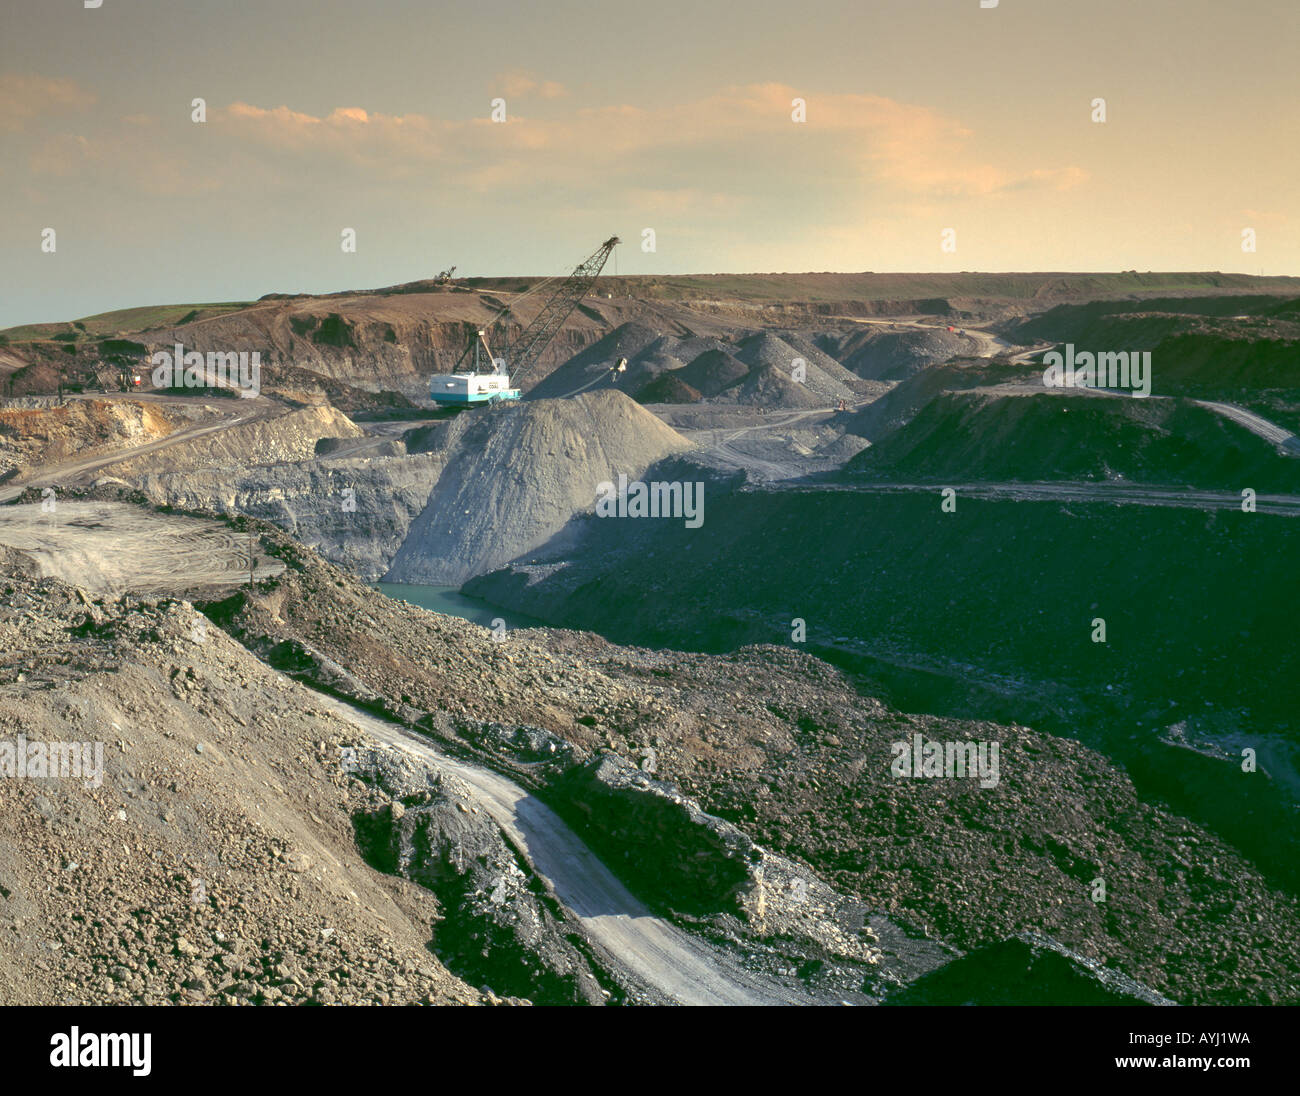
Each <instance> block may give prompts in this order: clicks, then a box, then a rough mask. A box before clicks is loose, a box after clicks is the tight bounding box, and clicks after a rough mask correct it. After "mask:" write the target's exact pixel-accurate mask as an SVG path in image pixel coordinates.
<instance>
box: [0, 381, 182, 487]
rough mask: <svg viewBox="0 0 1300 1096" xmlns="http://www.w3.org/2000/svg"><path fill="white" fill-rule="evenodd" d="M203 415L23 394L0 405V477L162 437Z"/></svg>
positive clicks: (178, 409) (117, 402) (179, 409)
mask: <svg viewBox="0 0 1300 1096" xmlns="http://www.w3.org/2000/svg"><path fill="white" fill-rule="evenodd" d="M204 415H205V412H204V409H203V408H202V407H201V406H190V407H180V406H172V407H161V406H159V405H157V404H151V403H130V402H127V401H125V400H115V401H112V402H109V401H105V400H74V401H71V402H69V403H66V404H62V405H60V404H59V403H58V402H57V400H56V399H54V398H41V397H34V396H28V397H24V398H21V399H14V400H6V401H5V403H4V406H3V407H0V473H3V472H6V471H9V470H17V469H19V468H22V467H25V466H30V465H35V464H47V463H53V462H57V461H62V460H67V459H69V458H71V457H74V456H92V455H94V454H96V453H100V452H111V451H113V450H115V449H119V448H126V447H129V446H133V445H142V444H144V443H146V442H150V441H156V440H157V439H159V438H164V437H166V436H167V435H168V434H170V433H172V432H173V431H174V430H177V429H178V428H180V427H182V426H187V425H191V424H192V423H193V422H195V421H198V420H201V419H202V418H203V417H204Z"/></svg>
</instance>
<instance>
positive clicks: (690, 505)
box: [596, 472, 704, 529]
mask: <svg viewBox="0 0 1300 1096" xmlns="http://www.w3.org/2000/svg"><path fill="white" fill-rule="evenodd" d="M596 516H597V517H598V518H683V519H685V525H686V528H687V529H698V528H699V527H700V526H701V525H703V524H704V484H703V483H702V482H700V481H696V482H695V483H683V482H681V481H680V480H673V481H670V482H660V481H655V482H653V483H645V482H643V481H641V480H633V481H632V482H631V483H629V482H628V478H627V476H626V474H624V473H622V472H620V473H619V476H618V485H617V486H615V485H614V484H613V483H612V482H611V481H610V480H605V481H604V482H603V483H599V484H597V485H596Z"/></svg>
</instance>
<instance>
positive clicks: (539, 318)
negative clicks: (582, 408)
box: [429, 236, 622, 407]
mask: <svg viewBox="0 0 1300 1096" xmlns="http://www.w3.org/2000/svg"><path fill="white" fill-rule="evenodd" d="M621 242H622V241H620V240H619V238H618V237H617V236H611V237H610V238H609V239H608V240H606V241H605V242H604V243H603V244H601V245H600V247H598V248H597V249H596V250H595V251H593V252H592V253H591V254H590V255H588V256H587V258H585V259H584V260H583V261H582V262H580V263H579V264H578V265H577V267H576V268H575V269H574V271H573V273H572V274H570V275H569V276H568V277H567V278H565V279H564V281H562V282H561V283H560V286H559V288H558V289H557V290H556V291H555V292H554V293H553V294H552V295H551V298H550V300H548V301H547V302H546V304H545V305H543V306H542V310H541V311H540V312H538V313H537V315H536V316H535V317H533V320H532V322H531V323H530V324H528V325H527V326H526V327H525V328H524V329H523V330H522V331H521V332H520V333H519V334H518V336H516V338H515V339H514V341H513V342H510V343H502V344H499V345H498V346H497V347H496V348H495V349H494V348H493V346H491V345H490V344H489V342H488V339H489V337H490V336H491V333H492V328H493V327H494V326H495V325H496V324H497V323H498V322H499V321H500V320H501V318H502V317H503V316H504V315H505V314H506V313H507V312H509V310H510V306H509V305H508V306H506V308H503V309H502V310H501V312H499V313H498V314H497V315H496V316H495V317H493V319H492V323H491V324H489V325H488V326H487V327H484V328H476V329H475V330H474V332H473V334H472V335H471V336H470V339H469V345H468V346H466V347H465V350H464V352H463V353H462V354H461V356H460V357H459V358H458V359H457V361H456V366H455V368H454V369H453V370H452V371H451V372H450V373H439V374H435V375H434V376H432V377H430V378H429V398H430V399H431V400H433V401H434V402H435V403H439V404H443V405H446V406H453V407H466V406H470V405H473V404H480V403H488V404H493V403H497V402H499V401H501V400H517V399H519V392H520V389H519V383H520V381H522V380H523V378H524V377H525V376H527V375H528V372H529V370H531V369H532V367H533V366H534V365H536V364H537V359H538V358H540V357H541V355H542V351H543V350H545V349H546V347H547V345H548V344H549V343H550V341H551V340H552V339H553V338H554V337H555V334H556V332H557V331H559V330H560V328H561V327H563V326H564V321H565V320H567V319H568V318H569V314H570V313H571V312H572V311H573V310H574V309H575V308H577V307H578V302H579V301H581V300H582V298H583V297H585V296H586V295H587V294H588V293H589V292H591V287H592V286H593V285H595V284H596V278H597V277H599V275H600V272H601V270H602V269H604V266H605V263H606V261H607V260H608V259H609V256H610V254H611V253H612V252H613V250H614V248H615V247H616V246H618V244H619V243H621ZM553 281H555V279H554V278H547V279H546V280H544V281H541V282H538V283H537V285H535V286H533V287H532V288H531V289H530V290H528V292H527V293H523V294H521V295H520V296H519V297H517V298H515V300H514V301H513V302H512V304H518V303H519V301H521V300H523V298H524V297H527V296H530V295H531V294H533V293H536V292H537V291H538V290H539V289H541V288H542V287H543V286H546V285H548V284H550V283H551V282H553ZM512 381H513V383H512Z"/></svg>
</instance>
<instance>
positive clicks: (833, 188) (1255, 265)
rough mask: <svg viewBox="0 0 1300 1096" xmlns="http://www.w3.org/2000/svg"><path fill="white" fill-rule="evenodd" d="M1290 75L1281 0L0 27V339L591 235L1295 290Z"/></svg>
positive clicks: (499, 262) (696, 6) (176, 15)
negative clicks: (1286, 278)
mask: <svg viewBox="0 0 1300 1096" xmlns="http://www.w3.org/2000/svg"><path fill="white" fill-rule="evenodd" d="M232 9H237V10H232ZM1298 45H1300V6H1297V5H1296V4H1295V3H1294V2H1292V0H1287V2H1281V0H1269V2H1266V0H1234V2H1233V3H1218V2H1211V0H1140V2H1134V0H1090V2H1088V3H1083V2H1075V0H1032V2H1031V0H1001V2H1000V3H999V5H998V7H996V8H993V9H981V8H980V6H979V0H897V2H895V0H876V2H872V0H857V2H854V3H849V2H843V3H840V2H836V3H818V2H815V0H810V2H807V3H802V4H799V5H788V4H777V3H771V2H764V0H751V2H749V3H746V4H735V3H727V4H722V3H709V2H707V0H697V2H693V3H679V2H676V0H665V2H662V3H656V4H654V5H647V4H644V3H638V4H625V3H618V2H607V3H603V4H598V5H595V4H591V3H571V2H565V0H557V2H555V3H551V4H547V5H528V6H527V7H524V6H522V5H518V6H513V7H512V6H511V5H508V4H502V5H482V4H480V3H468V2H463V0H452V2H445V3H440V4H437V5H431V4H428V3H425V2H418V3H417V2H397V0H390V2H373V3H370V4H367V5H359V4H355V3H353V2H352V0H348V2H346V3H345V2H341V0H310V2H309V0H266V2H265V3H263V4H258V5H243V4H239V5H227V4H220V5H217V4H201V5H200V4H198V3H185V2H183V0H171V2H161V0H104V2H103V4H102V6H101V7H100V8H98V9H95V10H86V9H83V8H81V7H79V6H75V5H73V4H72V3H66V4H58V5H55V4H49V3H37V2H32V3H21V2H16V0H5V7H4V10H3V14H2V15H0V142H3V149H4V152H5V155H4V156H3V157H0V208H2V209H3V210H4V211H5V216H4V232H3V233H2V234H0V326H8V325H10V324H16V323H22V322H32V321H38V320H54V319H67V318H72V317H76V316H80V315H86V314H90V313H94V312H99V311H105V310H108V309H111V308H118V307H125V306H130V305H137V304H148V303H157V302H162V301H195V302H197V301H211V300H226V299H246V298H251V297H256V296H259V295H261V294H262V293H266V292H272V291H309V292H323V291H331V290H336V289H342V288H349V287H364V286H375V285H385V284H392V283H395V282H400V281H406V280H411V279H415V278H420V277H428V276H429V275H431V274H432V273H435V272H436V271H437V270H438V269H439V268H441V267H444V266H449V265H451V264H453V263H454V264H456V265H457V267H458V273H461V274H506V273H520V274H539V273H540V274H551V273H557V272H560V271H564V270H566V269H569V268H571V267H572V266H573V264H574V263H575V262H576V261H577V260H579V259H580V258H582V257H583V256H584V255H586V254H587V253H588V252H590V251H591V250H592V249H594V247H595V246H596V245H597V244H598V243H599V242H600V241H601V240H602V239H604V238H605V237H607V236H609V235H611V234H618V235H620V236H622V237H623V239H624V240H625V241H627V243H626V245H625V246H624V247H623V248H621V249H620V251H619V257H618V263H619V271H620V272H621V273H677V272H682V273H686V272H709V271H773V270H775V271H795V270H846V271H857V270H876V271H887V270H901V271H907V270H1119V269H1130V268H1136V269H1139V270H1189V269H1190V270H1210V269H1219V270H1232V271H1244V272H1247V273H1260V272H1264V273H1270V274H1275V273H1276V274H1296V273H1300V223H1298V221H1297V217H1298V214H1297V208H1298V204H1297V200H1296V199H1297V196H1298V194H1300V188H1298V187H1297V185H1296V182H1295V180H1296V177H1297V169H1298V168H1300V153H1297V147H1300V142H1298V141H1297V138H1298V137H1300V125H1298V124H1297V102H1298V101H1300V96H1298V94H1297V93H1298V92H1300V77H1298V76H1297V67H1298V66H1297V64H1296V61H1297V59H1300V50H1298V49H1297V46H1298ZM195 97H203V98H204V99H205V100H206V106H207V121H206V122H205V123H202V124H197V123H195V122H193V121H192V120H191V115H192V107H191V102H192V100H193V99H194V98H195ZM498 97H500V98H503V99H504V100H505V107H506V119H507V120H506V121H505V122H504V123H497V122H494V121H492V120H491V118H490V114H491V110H492V105H491V104H492V100H493V99H495V98H498ZM1096 98H1104V99H1105V100H1106V111H1107V121H1106V122H1105V123H1103V124H1099V123H1096V122H1094V121H1093V120H1092V114H1093V110H1094V108H1093V106H1092V102H1093V100H1094V99H1096ZM795 99H801V100H803V101H804V103H805V109H806V121H805V122H802V123H797V122H795V121H793V120H792V117H791V114H792V109H793V106H794V104H793V100H795ZM47 227H49V228H54V229H55V231H56V233H57V236H56V242H57V250H56V251H55V253H53V254H48V253H44V252H42V250H41V239H42V237H41V234H42V230H43V229H45V228H47ZM344 228H353V229H355V230H356V233H357V251H356V253H355V254H349V253H344V252H343V251H342V250H341V248H340V239H341V237H340V233H341V231H342V230H343V229H344ZM647 228H651V229H653V230H654V233H655V244H656V249H655V251H654V252H648V251H645V250H643V249H642V246H641V240H642V236H643V230H644V229H647ZM949 228H950V229H953V230H954V232H955V241H956V251H955V252H951V253H949V252H945V251H944V250H942V248H941V240H942V235H941V234H942V232H943V230H944V229H949ZM1247 228H1250V229H1253V230H1254V231H1255V233H1256V238H1257V250H1256V251H1255V252H1254V253H1246V252H1243V250H1242V247H1241V241H1242V232H1243V230H1244V229H1247Z"/></svg>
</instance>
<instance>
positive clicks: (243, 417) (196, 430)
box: [0, 399, 287, 503]
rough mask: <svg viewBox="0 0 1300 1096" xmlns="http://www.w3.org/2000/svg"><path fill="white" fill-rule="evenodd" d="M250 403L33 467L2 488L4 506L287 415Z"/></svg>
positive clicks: (278, 409)
mask: <svg viewBox="0 0 1300 1096" xmlns="http://www.w3.org/2000/svg"><path fill="white" fill-rule="evenodd" d="M249 402H252V403H254V404H255V406H253V407H252V408H250V409H249V410H247V411H244V412H243V413H242V414H239V415H234V416H232V417H230V418H227V419H222V420H221V421H220V422H214V423H207V424H205V425H203V426H195V427H193V428H192V429H188V430H177V431H176V432H175V433H174V434H168V435H167V437H165V438H159V439H158V440H157V441H151V442H146V443H145V444H143V445H135V446H130V447H128V448H125V449H118V450H115V451H114V452H112V453H100V454H98V455H96V456H93V457H86V458H83V459H80V460H72V461H67V462H65V463H62V464H45V465H41V466H40V467H38V468H33V469H31V470H30V471H28V472H26V473H23V474H22V475H20V476H18V478H17V479H15V480H11V481H10V482H9V483H8V484H6V485H5V486H4V487H0V503H5V502H8V501H9V500H10V499H16V498H17V497H18V496H19V495H21V494H22V493H23V492H24V491H26V490H27V488H29V487H60V486H62V487H75V486H78V485H85V484H86V483H88V482H89V481H90V479H91V478H92V476H93V473H95V472H97V471H99V470H100V469H103V468H107V467H108V466H109V465H113V464H119V463H121V462H122V461H125V460H134V459H135V458H137V457H142V456H144V455H146V454H149V453H156V452H157V451H158V450H160V449H166V448H168V447H169V446H172V445H179V444H180V443H181V442H186V441H193V440H194V439H195V438H202V437H206V436H207V435H208V434H215V433H218V432H219V431H222V430H229V429H230V428H231V427H234V426H242V425H244V424H245V423H249V422H252V421H254V420H255V419H263V418H267V417H269V416H272V415H276V414H284V413H285V412H286V410H287V409H286V408H282V407H279V406H278V405H277V404H274V403H271V402H270V401H269V400H261V399H258V400H253V401H249Z"/></svg>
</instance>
